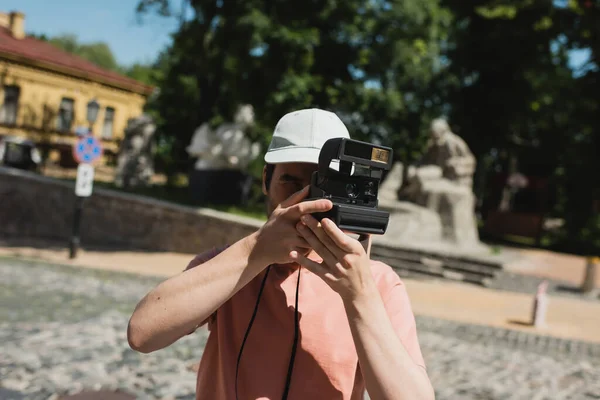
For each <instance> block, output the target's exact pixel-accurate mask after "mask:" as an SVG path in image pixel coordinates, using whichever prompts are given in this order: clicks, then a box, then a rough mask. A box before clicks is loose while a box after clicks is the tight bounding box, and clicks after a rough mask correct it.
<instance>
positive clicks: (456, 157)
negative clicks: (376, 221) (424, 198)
mask: <svg viewBox="0 0 600 400" xmlns="http://www.w3.org/2000/svg"><path fill="white" fill-rule="evenodd" d="M430 135H431V136H430V139H429V143H428V146H427V149H426V151H425V154H424V155H423V157H422V158H421V160H420V161H419V163H418V164H417V165H416V166H411V167H409V170H408V174H407V175H408V181H407V182H406V185H404V186H403V187H402V189H401V191H400V197H401V198H404V199H406V200H411V201H418V200H419V197H420V195H421V194H422V191H423V190H424V187H425V186H429V187H431V185H432V184H433V185H434V186H435V187H437V188H438V189H440V190H453V189H456V190H459V191H460V190H461V189H459V187H464V188H467V189H468V190H469V191H471V190H472V187H473V174H474V173H475V167H476V165H477V161H476V160H475V157H474V156H473V154H472V153H471V151H470V150H469V147H468V146H467V144H466V143H465V141H464V140H462V139H461V138H460V137H459V136H458V135H456V134H454V133H453V132H452V131H451V130H450V126H449V125H448V122H446V120H444V119H441V118H438V119H435V120H434V121H433V122H432V123H431V130H430ZM434 182H435V183H434Z"/></svg>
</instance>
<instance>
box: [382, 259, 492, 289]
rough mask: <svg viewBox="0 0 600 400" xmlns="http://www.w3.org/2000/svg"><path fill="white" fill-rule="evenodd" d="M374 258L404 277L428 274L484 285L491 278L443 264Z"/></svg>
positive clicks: (434, 276) (428, 275)
mask: <svg viewBox="0 0 600 400" xmlns="http://www.w3.org/2000/svg"><path fill="white" fill-rule="evenodd" d="M373 259H376V260H380V261H382V262H385V263H386V264H388V265H389V266H390V267H392V268H393V269H394V270H396V271H397V272H401V274H400V275H402V276H404V277H409V276H412V275H416V276H426V277H430V278H439V279H448V280H453V281H459V282H467V283H472V284H476V285H482V286H487V285H488V284H489V281H490V279H491V277H490V276H486V275H483V274H477V273H472V272H469V271H457V270H451V269H447V268H444V266H443V265H442V264H435V263H422V262H413V261H407V260H399V259H397V258H389V257H385V256H383V257H382V256H373Z"/></svg>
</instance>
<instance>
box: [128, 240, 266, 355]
mask: <svg viewBox="0 0 600 400" xmlns="http://www.w3.org/2000/svg"><path fill="white" fill-rule="evenodd" d="M256 236H257V235H256V233H254V234H252V235H249V236H247V237H245V238H243V239H241V240H240V241H238V242H236V243H234V244H233V245H232V246H230V247H229V248H227V249H226V250H224V251H223V252H221V253H220V254H218V255H217V256H215V257H214V258H212V259H210V260H209V261H207V262H205V263H203V264H202V265H201V268H190V269H187V270H186V271H184V272H182V273H181V274H178V275H176V276H174V277H172V278H170V279H168V280H166V281H164V282H162V283H161V284H159V285H158V286H157V287H156V288H154V289H153V290H152V291H151V292H150V293H148V294H147V295H146V296H145V297H144V298H143V299H142V300H141V301H140V302H139V304H138V305H137V307H136V308H135V311H134V312H133V315H132V316H131V319H130V320H129V326H128V328H127V339H128V341H129V345H130V346H131V348H133V349H134V350H137V351H140V352H142V353H150V352H152V351H155V350H159V349H162V348H164V347H167V346H169V345H171V344H172V343H174V342H175V341H177V340H178V339H180V338H181V337H183V336H184V335H186V334H189V333H190V332H192V331H194V330H195V329H196V328H197V327H198V325H199V324H200V322H201V321H204V320H206V319H207V318H208V317H209V316H210V315H211V314H212V313H213V312H215V310H216V309H217V308H218V307H220V306H221V305H222V304H224V303H225V302H226V301H227V300H228V299H229V298H230V297H231V296H233V295H234V294H235V293H236V292H237V291H238V290H239V289H241V288H242V287H243V286H244V285H246V284H247V283H248V282H250V280H252V278H254V277H255V276H256V275H258V274H259V273H260V271H262V269H263V268H264V267H265V266H263V265H261V264H260V263H257V262H256V260H253V259H252V257H251V254H252V250H253V248H254V246H255V244H256Z"/></svg>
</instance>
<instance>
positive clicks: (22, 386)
mask: <svg viewBox="0 0 600 400" xmlns="http://www.w3.org/2000/svg"><path fill="white" fill-rule="evenodd" d="M0 282H1V283H0V354H2V357H0V398H2V399H5V398H6V399H15V400H21V399H33V400H37V399H44V400H49V399H53V400H59V399H68V398H69V397H68V396H74V395H78V394H81V395H82V396H83V395H84V394H83V393H85V394H86V395H87V396H90V397H85V398H89V399H92V398H93V397H91V396H94V393H95V394H96V395H97V394H98V393H104V394H105V396H112V397H101V398H106V399H107V400H110V399H111V398H115V399H116V398H117V397H115V396H117V395H118V393H120V394H122V395H123V396H131V398H136V399H159V398H161V399H190V400H191V399H194V397H195V396H194V393H195V373H194V371H193V368H190V366H193V365H196V364H197V362H198V360H199V359H200V357H201V355H202V351H203V348H204V345H205V343H206V340H207V338H208V331H207V330H206V329H200V330H199V331H197V332H196V333H195V334H193V335H189V336H186V337H184V338H182V339H181V340H180V341H178V342H177V343H175V344H174V345H172V346H170V347H169V348H167V349H164V350H161V351H158V352H155V353H152V354H146V355H144V354H139V353H136V352H134V351H132V350H131V349H129V347H128V345H127V340H126V332H127V323H128V319H129V316H130V313H131V311H132V310H133V307H134V306H135V304H136V303H137V301H138V300H139V299H140V298H141V297H142V296H143V295H144V294H145V293H146V292H147V291H148V290H149V289H150V288H152V287H153V286H154V285H156V284H157V283H158V280H157V279H149V278H142V277H137V276H132V275H126V274H120V273H115V272H110V273H108V272H102V273H100V272H96V271H91V270H82V269H74V268H69V267H61V266H53V265H48V264H41V263H33V264H32V263H25V262H12V261H8V260H2V259H0ZM417 325H418V330H419V340H420V343H421V347H422V351H423V355H424V357H425V360H426V363H427V369H428V373H429V376H430V378H431V381H432V383H433V385H434V387H435V390H436V398H437V399H438V400H444V399H461V400H463V399H464V400H481V399H486V400H487V399H490V400H504V399H507V400H508V399H511V400H512V399H517V400H521V399H523V400H525V399H527V400H530V399H540V400H545V399H553V400H555V399H557V400H562V399H578V400H579V399H583V400H586V399H600V346H599V345H593V344H589V343H584V342H573V341H568V340H560V339H554V338H548V337H541V336H537V335H533V334H529V333H524V332H516V331H511V330H507V329H498V328H492V327H486V326H478V325H470V324H461V323H456V322H452V321H445V320H440V319H435V318H429V317H422V316H417ZM82 392H83V393H82ZM108 393H113V394H114V396H113V395H109V394H108ZM71 398H72V399H77V397H71ZM79 398H84V397H79ZM96 398H98V397H96ZM366 398H368V396H367V397H366Z"/></svg>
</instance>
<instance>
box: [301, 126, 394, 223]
mask: <svg viewBox="0 0 600 400" xmlns="http://www.w3.org/2000/svg"><path fill="white" fill-rule="evenodd" d="M392 154H393V153H392V149H391V148H389V147H384V146H377V145H374V144H371V143H366V142H360V141H358V140H352V139H346V138H334V139H329V140H328V141H327V142H325V144H324V145H323V148H322V149H321V152H320V154H319V169H318V170H317V171H315V172H313V175H312V178H311V184H310V193H309V195H308V198H307V200H315V199H329V200H331V201H332V202H333V208H332V209H331V210H329V211H327V212H325V213H316V214H313V216H314V217H315V218H316V219H317V220H319V221H320V220H321V219H322V218H329V219H331V220H332V221H333V222H334V223H335V224H336V225H337V226H338V227H339V228H340V229H341V230H343V231H347V232H352V233H356V234H359V235H365V234H375V235H383V234H384V233H385V231H386V229H387V226H388V222H389V218H390V215H389V213H388V212H386V211H383V210H378V209H377V204H378V200H377V194H378V191H379V184H380V182H381V179H382V175H383V171H388V170H389V169H390V168H391V165H392ZM332 160H339V170H338V171H336V170H334V169H331V168H330V167H329V166H330V164H331V162H332Z"/></svg>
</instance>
